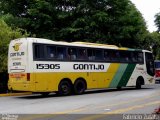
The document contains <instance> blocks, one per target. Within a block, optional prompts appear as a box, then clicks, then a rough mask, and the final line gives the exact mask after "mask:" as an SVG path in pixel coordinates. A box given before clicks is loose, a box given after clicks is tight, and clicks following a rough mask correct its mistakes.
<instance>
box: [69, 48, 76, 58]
mask: <svg viewBox="0 0 160 120" xmlns="http://www.w3.org/2000/svg"><path fill="white" fill-rule="evenodd" d="M68 58H69V59H70V60H76V59H77V50H76V48H69V49H68Z"/></svg>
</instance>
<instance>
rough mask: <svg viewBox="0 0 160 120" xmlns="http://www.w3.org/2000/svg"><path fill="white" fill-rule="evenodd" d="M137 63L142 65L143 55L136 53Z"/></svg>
mask: <svg viewBox="0 0 160 120" xmlns="http://www.w3.org/2000/svg"><path fill="white" fill-rule="evenodd" d="M137 57H138V62H139V63H143V61H144V59H143V53H141V52H138V56H137Z"/></svg>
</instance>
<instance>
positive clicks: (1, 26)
mask: <svg viewBox="0 0 160 120" xmlns="http://www.w3.org/2000/svg"><path fill="white" fill-rule="evenodd" d="M26 35H27V34H26V33H24V35H22V33H21V29H18V28H17V29H14V30H12V29H11V28H10V27H9V26H8V25H7V24H6V23H5V22H4V21H3V20H2V19H0V61H1V62H0V72H5V71H7V55H8V45H9V42H10V40H12V39H16V38H19V37H22V36H26Z"/></svg>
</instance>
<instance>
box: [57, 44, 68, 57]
mask: <svg viewBox="0 0 160 120" xmlns="http://www.w3.org/2000/svg"><path fill="white" fill-rule="evenodd" d="M57 59H59V60H64V59H66V48H65V47H57Z"/></svg>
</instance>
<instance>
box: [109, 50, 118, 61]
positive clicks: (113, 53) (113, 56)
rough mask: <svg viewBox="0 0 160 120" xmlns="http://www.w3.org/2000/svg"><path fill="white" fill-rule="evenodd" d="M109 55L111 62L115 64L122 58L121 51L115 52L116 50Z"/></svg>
mask: <svg viewBox="0 0 160 120" xmlns="http://www.w3.org/2000/svg"><path fill="white" fill-rule="evenodd" d="M109 55H110V58H111V61H113V62H118V61H119V58H120V54H119V51H115V50H113V51H110V53H109Z"/></svg>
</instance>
